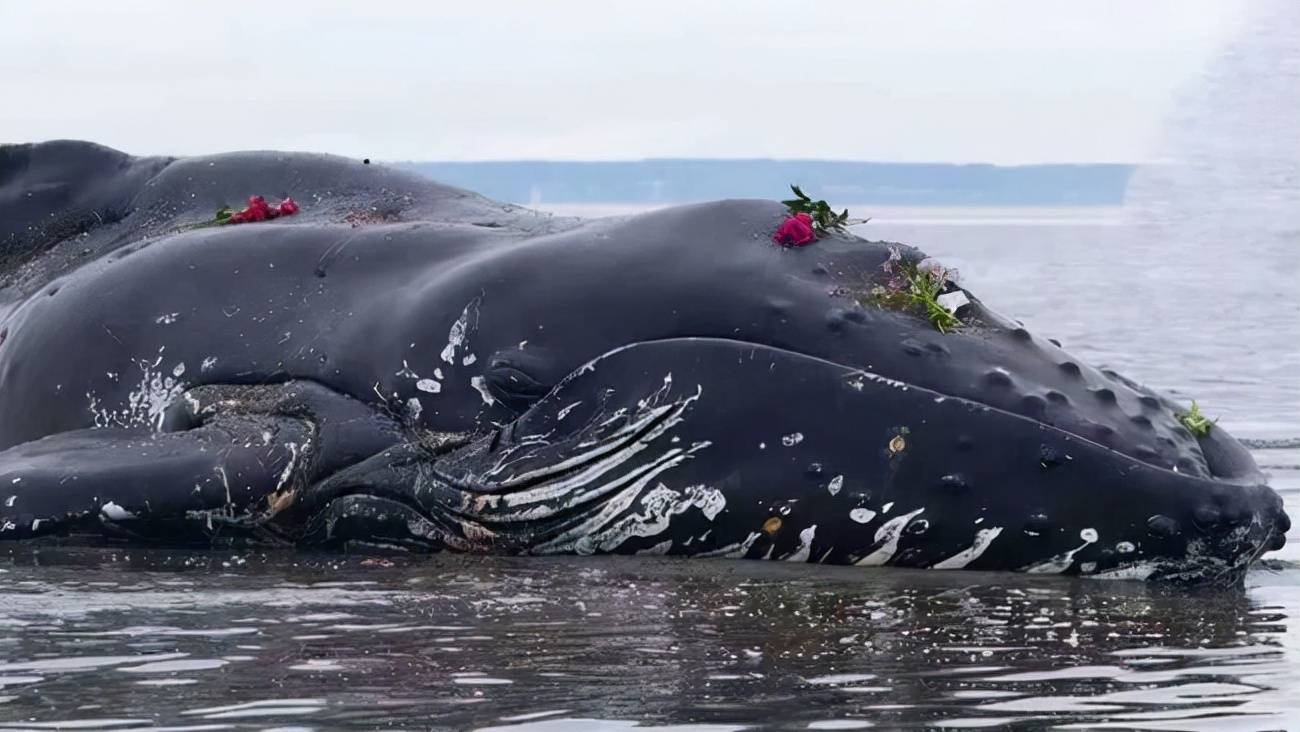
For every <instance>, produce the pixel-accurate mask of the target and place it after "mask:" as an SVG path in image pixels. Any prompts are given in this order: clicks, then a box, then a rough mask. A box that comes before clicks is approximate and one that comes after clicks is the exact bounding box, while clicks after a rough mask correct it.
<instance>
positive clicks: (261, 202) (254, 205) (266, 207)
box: [191, 196, 299, 229]
mask: <svg viewBox="0 0 1300 732" xmlns="http://www.w3.org/2000/svg"><path fill="white" fill-rule="evenodd" d="M298 211H299V206H298V203H297V202H296V201H294V200H293V199H292V198H285V199H284V200H283V201H281V202H280V203H279V205H276V206H272V205H271V204H269V203H267V202H266V198H265V197H263V196H249V197H248V205H247V206H245V207H244V208H243V209H241V210H239V211H235V210H232V209H231V208H230V207H229V206H222V207H221V208H219V209H217V213H216V215H214V216H213V217H212V218H211V219H208V220H207V221H202V222H200V223H198V224H195V225H194V226H192V227H191V228H195V229H202V228H206V227H210V226H230V225H234V224H249V223H255V222H259V221H270V220H271V219H278V218H281V217H283V216H293V215H294V214H296V213H298Z"/></svg>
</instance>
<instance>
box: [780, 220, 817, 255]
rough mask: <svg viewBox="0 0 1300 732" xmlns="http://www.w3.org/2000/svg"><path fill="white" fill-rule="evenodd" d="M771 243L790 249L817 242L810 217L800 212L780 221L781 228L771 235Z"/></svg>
mask: <svg viewBox="0 0 1300 732" xmlns="http://www.w3.org/2000/svg"><path fill="white" fill-rule="evenodd" d="M772 241H774V242H776V243H777V244H782V245H786V246H792V247H801V246H804V245H805V244H811V243H813V242H814V241H817V233H816V232H814V231H813V226H812V217H811V216H809V215H808V214H806V213H802V212H801V213H797V214H795V215H794V216H791V217H790V218H788V219H786V220H785V221H782V222H781V226H780V227H779V228H777V230H776V233H775V234H773V235H772Z"/></svg>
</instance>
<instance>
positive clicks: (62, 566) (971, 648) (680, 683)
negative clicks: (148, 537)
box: [0, 548, 1300, 730]
mask: <svg viewBox="0 0 1300 732" xmlns="http://www.w3.org/2000/svg"><path fill="white" fill-rule="evenodd" d="M390 562H391V563H392V565H393V566H382V565H386V564H389V563H390ZM3 572H4V573H3V574H0V578H3V579H2V581H3V583H4V586H5V587H6V593H5V597H4V603H3V610H2V611H0V657H3V658H4V659H6V660H5V661H3V662H0V687H3V689H2V693H3V696H0V700H2V703H0V710H3V711H2V712H0V719H3V720H6V721H7V723H8V724H10V725H13V726H15V727H18V728H49V727H56V726H60V725H66V726H73V725H75V726H77V727H79V728H85V729H95V728H130V727H134V726H150V725H158V726H172V727H176V726H181V727H187V728H192V729H235V728H261V727H265V726H268V725H271V726H275V725H294V726H295V727H298V728H304V727H306V728H330V727H336V726H341V725H348V724H354V725H358V726H366V727H370V726H397V727H421V728H427V727H429V726H436V727H446V728H466V727H476V726H488V727H503V728H508V729H521V730H538V729H557V730H558V729H575V728H581V727H579V726H578V725H577V723H576V722H575V720H581V719H586V720H600V721H589V722H587V723H586V725H587V726H588V728H590V729H623V728H631V727H633V726H634V725H642V726H654V727H660V726H664V725H677V726H679V727H680V728H682V729H692V730H697V729H735V728H737V727H738V726H743V725H748V724H762V725H771V724H778V725H780V726H788V727H794V728H804V727H811V728H814V729H818V728H820V729H847V728H852V726H853V725H863V726H865V725H866V724H868V723H872V724H874V725H876V726H889V725H891V724H894V725H907V726H912V725H921V724H929V725H934V726H938V727H973V726H995V725H1002V724H1007V723H1010V722H1012V721H1025V720H1039V722H1040V723H1047V722H1048V721H1050V722H1051V723H1052V724H1056V725H1064V726H1068V725H1072V724H1079V725H1087V726H1092V725H1094V724H1095V723H1097V722H1099V721H1103V720H1104V721H1108V722H1112V723H1118V724H1127V725H1138V724H1140V726H1143V727H1148V728H1150V727H1155V728H1160V727H1166V726H1168V727H1172V728H1185V727H1186V725H1187V724H1188V722H1189V720H1194V721H1195V726H1196V727H1197V728H1201V727H1203V726H1204V725H1205V724H1207V723H1209V722H1211V721H1213V720H1215V719H1216V718H1217V719H1221V720H1223V721H1224V723H1225V724H1227V723H1229V722H1231V723H1232V724H1235V725H1236V726H1238V727H1239V726H1240V725H1241V724H1242V722H1243V720H1248V722H1247V723H1248V726H1250V727H1253V728H1281V727H1286V726H1288V725H1289V724H1292V723H1295V722H1297V721H1300V719H1297V718H1296V717H1293V716H1289V715H1291V714H1293V713H1292V712H1290V711H1289V710H1290V708H1291V706H1292V704H1291V701H1290V700H1291V698H1292V695H1293V692H1294V690H1295V688H1296V687H1297V679H1296V674H1297V672H1300V667H1298V666H1297V663H1296V655H1295V654H1296V653H1297V651H1300V648H1298V647H1297V646H1298V645H1300V643H1297V641H1300V635H1298V634H1297V633H1296V631H1295V630H1294V628H1293V623H1292V621H1293V619H1294V618H1295V617H1296V615H1297V612H1300V584H1298V583H1297V582H1296V573H1295V572H1294V571H1285V572H1269V571H1265V572H1257V573H1255V574H1254V575H1253V576H1252V580H1251V581H1252V584H1253V585H1254V586H1253V587H1252V588H1251V590H1250V591H1249V592H1247V593H1242V592H1231V591H1230V592H1205V593H1200V594H1197V595H1195V596H1189V595H1187V594H1186V593H1182V592H1168V591H1161V590H1157V589H1153V588H1149V587H1146V586H1144V585H1142V584H1138V583H1123V582H1120V583H1098V582H1095V581H1082V580H1079V581H1063V580H1060V579H1059V578H1058V579H1047V580H1039V581H1035V580H1032V579H1029V578H1025V577H1018V576H1008V575H996V574H975V573H938V572H924V571H908V570H899V571H887V570H886V571H879V570H877V571H868V572H863V571H861V570H855V569H852V568H841V567H817V566H811V565H809V566H801V567H791V566H789V565H785V564H781V565H780V566H777V563H771V564H768V563H762V562H742V561H727V560H718V561H668V560H648V559H619V558H593V559H571V560H564V559H560V560H555V559H484V558H467V557H438V558H432V559H419V560H413V559H409V558H400V557H395V558H393V559H391V560H383V561H377V560H375V559H368V560H367V559H363V558H359V557H351V558H346V557H331V556H305V555H285V554H269V555H261V554H248V555H237V556H231V555H221V556H215V555H212V554H181V553H174V552H165V551H161V550H149V551H139V550H130V551H123V550H115V549H53V548H47V549H43V550H28V551H23V552H20V553H18V554H16V555H14V556H13V558H12V562H11V563H10V564H8V565H7V566H6V567H5V568H4V570H3ZM617 720H624V721H623V722H622V723H619V724H615V723H614V722H615V721H617ZM1229 726H1231V725H1229Z"/></svg>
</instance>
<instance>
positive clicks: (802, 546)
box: [785, 524, 817, 562]
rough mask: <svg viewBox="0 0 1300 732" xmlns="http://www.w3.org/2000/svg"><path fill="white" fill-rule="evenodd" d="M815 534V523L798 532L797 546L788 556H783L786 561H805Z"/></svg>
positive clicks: (810, 550)
mask: <svg viewBox="0 0 1300 732" xmlns="http://www.w3.org/2000/svg"><path fill="white" fill-rule="evenodd" d="M816 536H817V524H813V525H812V526H809V527H808V528H806V529H804V530H803V531H800V532H799V548H798V549H795V550H794V552H793V553H792V554H790V556H788V557H786V558H785V561H787V562H806V561H808V557H809V555H811V554H812V543H813V538H815V537H816Z"/></svg>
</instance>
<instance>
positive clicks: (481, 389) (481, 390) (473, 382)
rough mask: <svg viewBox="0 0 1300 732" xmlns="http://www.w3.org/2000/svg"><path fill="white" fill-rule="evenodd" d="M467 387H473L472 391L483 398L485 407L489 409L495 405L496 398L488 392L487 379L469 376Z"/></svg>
mask: <svg viewBox="0 0 1300 732" xmlns="http://www.w3.org/2000/svg"><path fill="white" fill-rule="evenodd" d="M469 385H470V386H472V387H474V390H475V391H477V392H478V395H479V396H481V397H483V403H484V404H486V405H487V406H489V407H490V406H492V405H493V404H496V403H497V400H496V398H495V397H493V396H492V392H490V391H488V388H487V379H485V378H483V377H482V376H471V377H470V379H469Z"/></svg>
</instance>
